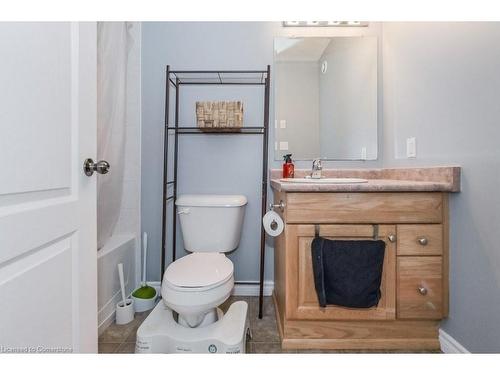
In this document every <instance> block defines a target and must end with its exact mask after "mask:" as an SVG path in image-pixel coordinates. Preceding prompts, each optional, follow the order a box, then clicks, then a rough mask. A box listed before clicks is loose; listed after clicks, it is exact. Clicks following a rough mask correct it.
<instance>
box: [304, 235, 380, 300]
mask: <svg viewBox="0 0 500 375" xmlns="http://www.w3.org/2000/svg"><path fill="white" fill-rule="evenodd" d="M311 251H312V264H313V272H314V285H315V287H316V293H317V294H318V300H319V304H320V306H321V307H325V306H326V305H339V306H344V307H355V308H367V307H372V306H376V305H377V304H378V301H379V299H380V295H381V293H380V283H381V281H382V266H383V263H384V252H385V242H384V241H381V240H378V241H371V240H360V241H355V240H352V241H341V240H327V239H325V238H323V237H316V238H315V239H314V240H313V242H312V245H311Z"/></svg>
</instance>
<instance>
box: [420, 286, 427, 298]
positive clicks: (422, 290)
mask: <svg viewBox="0 0 500 375" xmlns="http://www.w3.org/2000/svg"><path fill="white" fill-rule="evenodd" d="M418 292H419V293H420V294H421V295H423V296H425V295H426V294H427V288H424V287H423V286H419V287H418Z"/></svg>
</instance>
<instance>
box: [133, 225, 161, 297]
mask: <svg viewBox="0 0 500 375" xmlns="http://www.w3.org/2000/svg"><path fill="white" fill-rule="evenodd" d="M142 247H143V252H144V259H143V262H142V281H141V287H140V288H138V289H136V290H135V291H134V293H132V296H133V297H135V298H141V299H151V298H154V297H156V289H155V288H153V287H152V286H149V285H148V284H147V283H146V259H147V253H148V235H147V233H146V232H144V233H143V235H142Z"/></svg>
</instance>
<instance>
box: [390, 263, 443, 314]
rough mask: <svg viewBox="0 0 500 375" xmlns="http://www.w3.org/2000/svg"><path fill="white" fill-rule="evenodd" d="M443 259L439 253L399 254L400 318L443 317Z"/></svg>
mask: <svg viewBox="0 0 500 375" xmlns="http://www.w3.org/2000/svg"><path fill="white" fill-rule="evenodd" d="M442 268H443V260H442V257H440V256H437V257H436V256H425V257H418V256H417V257H399V258H398V270H397V272H398V290H397V306H398V318H399V319H441V318H443V271H442Z"/></svg>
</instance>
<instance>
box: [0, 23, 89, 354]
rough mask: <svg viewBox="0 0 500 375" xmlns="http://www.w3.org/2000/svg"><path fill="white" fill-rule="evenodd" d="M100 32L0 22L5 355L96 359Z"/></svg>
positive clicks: (1, 329)
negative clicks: (91, 168)
mask: <svg viewBox="0 0 500 375" xmlns="http://www.w3.org/2000/svg"><path fill="white" fill-rule="evenodd" d="M95 156H96V24H95V23H1V22H0V161H1V162H0V352H2V351H3V352H8V351H19V350H21V351H31V352H33V351H34V352H43V351H58V350H59V351H63V352H64V351H73V352H96V351H97V305H96V300H97V298H96V296H97V287H96V284H97V282H96V280H97V277H96V268H97V259H96V258H97V254H96V251H97V249H96V176H95V175H94V176H92V177H87V176H85V174H84V173H83V169H82V165H83V161H84V159H85V158H88V157H90V158H95Z"/></svg>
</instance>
